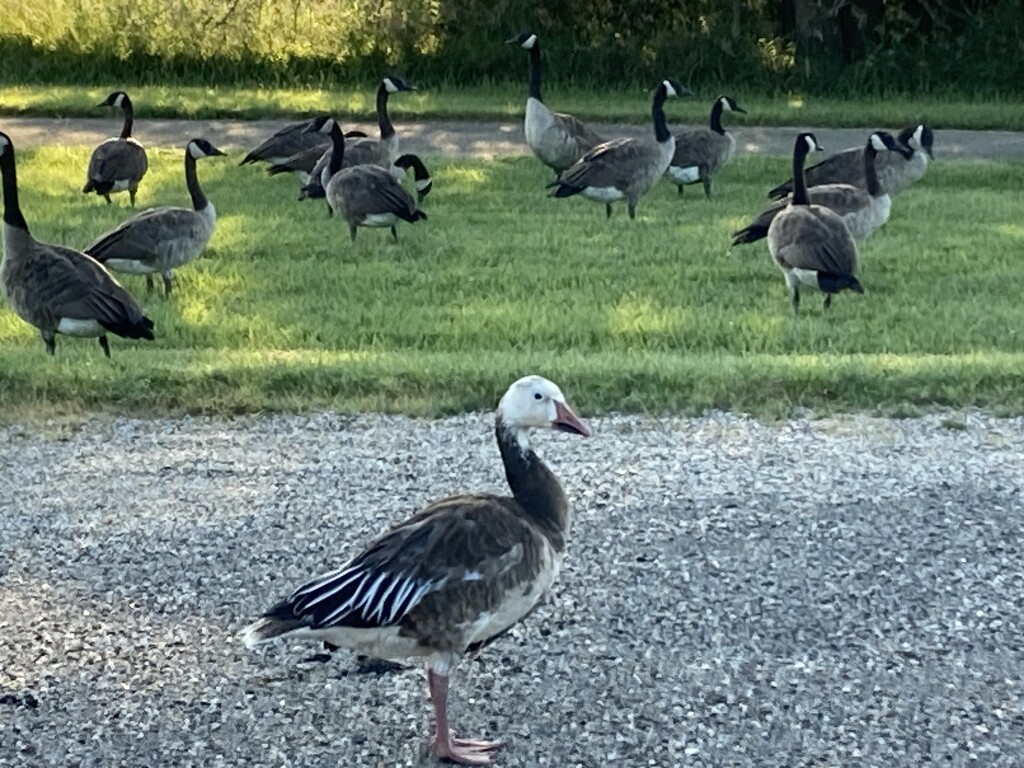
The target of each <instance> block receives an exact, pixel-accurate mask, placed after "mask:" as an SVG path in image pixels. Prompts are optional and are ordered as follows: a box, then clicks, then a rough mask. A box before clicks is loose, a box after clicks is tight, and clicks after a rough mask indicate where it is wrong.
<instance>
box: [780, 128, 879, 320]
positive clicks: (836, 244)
mask: <svg viewBox="0 0 1024 768" xmlns="http://www.w3.org/2000/svg"><path fill="white" fill-rule="evenodd" d="M815 151H821V147H820V146H819V145H818V142H817V140H816V139H815V138H814V134H813V133H801V134H799V135H798V136H797V137H796V142H795V144H794V146H793V178H794V179H796V183H795V184H794V189H793V198H792V200H791V201H790V203H789V205H787V206H786V207H785V209H783V210H782V211H780V212H779V214H778V215H776V217H775V218H774V219H773V220H772V223H771V226H769V227H768V250H769V251H770V252H771V254H772V259H774V261H775V263H776V264H777V265H778V267H779V269H781V270H782V272H783V274H784V275H785V276H786V286H787V287H788V288H789V296H790V301H791V302H792V304H793V314H796V313H797V312H799V309H800V285H801V284H803V285H808V286H811V287H813V288H817V289H818V290H820V291H821V292H822V293H824V294H825V303H824V308H825V309H828V308H829V306H830V305H831V304H832V296H833V295H834V294H836V293H839V292H840V291H842V290H844V289H847V288H848V289H849V290H851V291H853V292H855V293H863V292H864V289H863V288H862V287H861V285H860V282H858V280H857V278H856V277H854V273H855V272H856V271H857V243H856V242H855V241H854V239H853V235H851V234H850V230H849V228H848V227H847V226H846V222H844V221H843V219H842V217H841V216H840V215H839V214H838V213H836V212H835V211H833V210H832V209H831V208H826V207H825V206H823V205H814V204H812V203H811V201H810V199H809V197H808V195H807V180H806V179H805V178H804V161H805V160H806V158H807V153H808V152H815Z"/></svg>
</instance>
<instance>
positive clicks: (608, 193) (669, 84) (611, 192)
mask: <svg viewBox="0 0 1024 768" xmlns="http://www.w3.org/2000/svg"><path fill="white" fill-rule="evenodd" d="M681 94H689V91H688V90H687V89H685V88H683V86H681V85H680V84H679V83H677V82H676V81H675V80H662V81H661V83H659V84H658V87H657V88H655V89H654V97H653V99H652V102H651V116H652V118H653V120H654V141H651V140H650V139H612V140H611V141H606V142H604V143H603V144H598V145H597V146H596V147H594V148H593V149H592V150H590V151H589V152H587V154H585V155H584V156H583V157H581V158H580V159H579V160H577V161H576V163H575V164H574V165H573V166H572V167H571V168H569V170H567V171H566V172H565V173H563V174H562V176H561V178H559V179H558V181H555V182H553V183H552V184H548V186H549V187H553V188H554V189H553V190H552V191H551V196H552V197H571V196H572V195H580V194H582V195H583V196H584V197H585V198H587V199H588V200H593V201H594V202H596V203H604V206H605V214H606V215H607V216H611V215H612V203H613V202H616V201H619V200H625V201H626V205H627V207H628V209H629V218H631V219H635V218H636V203H637V200H639V199H640V196H641V195H643V194H644V193H646V192H647V190H649V189H650V188H651V186H653V184H654V182H656V181H657V180H658V179H660V178H661V177H662V175H663V174H664V173H665V170H666V169H667V168H668V164H669V162H671V160H672V154H673V153H674V152H675V146H676V141H675V138H674V137H673V136H672V133H671V132H670V131H669V129H668V124H667V123H666V122H665V99H668V98H670V97H672V96H679V95H681Z"/></svg>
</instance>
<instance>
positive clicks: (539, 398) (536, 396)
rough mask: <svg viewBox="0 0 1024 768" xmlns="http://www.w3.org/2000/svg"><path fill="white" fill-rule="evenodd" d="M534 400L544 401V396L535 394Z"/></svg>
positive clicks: (538, 393)
mask: <svg viewBox="0 0 1024 768" xmlns="http://www.w3.org/2000/svg"><path fill="white" fill-rule="evenodd" d="M533 399H534V400H543V399H544V395H542V394H541V393H540V392H534V393H533Z"/></svg>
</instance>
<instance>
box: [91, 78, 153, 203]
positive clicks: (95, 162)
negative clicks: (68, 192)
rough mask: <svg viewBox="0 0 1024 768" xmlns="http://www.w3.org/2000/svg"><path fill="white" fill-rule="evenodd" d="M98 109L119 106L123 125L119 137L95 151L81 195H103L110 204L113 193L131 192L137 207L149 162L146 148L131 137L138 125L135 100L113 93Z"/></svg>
mask: <svg viewBox="0 0 1024 768" xmlns="http://www.w3.org/2000/svg"><path fill="white" fill-rule="evenodd" d="M97 106H98V107H120V108H121V110H122V111H123V112H124V124H123V125H122V126H121V135H120V136H119V137H117V138H115V139H107V140H106V141H104V142H103V143H102V144H100V145H99V146H98V147H96V149H94V150H93V151H92V156H91V157H90V158H89V169H88V170H87V171H86V181H85V186H84V187H82V192H84V193H86V194H88V193H89V192H95V193H96V194H97V195H102V196H103V197H104V198H105V199H106V201H107V203H108V204H109V203H110V193H111V192H124V191H125V190H128V197H129V198H130V199H131V203H132V205H133V206H134V205H135V193H136V192H138V190H139V182H141V181H142V177H143V176H145V175H146V171H147V170H148V169H149V160H148V158H147V157H146V150H145V148H144V147H143V146H142V145H141V144H140V143H139V142H138V141H137V140H136V139H134V138H133V137H132V125H133V124H134V122H135V111H134V109H133V108H132V100H131V99H130V98H128V94H127V93H125V92H124V91H114V92H113V93H112V94H110V95H109V96H107V98H106V100H104V101H103V102H102V103H100V104H97Z"/></svg>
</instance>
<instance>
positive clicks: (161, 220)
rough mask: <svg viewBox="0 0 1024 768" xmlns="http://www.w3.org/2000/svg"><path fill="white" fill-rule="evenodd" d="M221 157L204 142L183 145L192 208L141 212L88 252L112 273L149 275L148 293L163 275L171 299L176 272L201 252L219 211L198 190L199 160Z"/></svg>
mask: <svg viewBox="0 0 1024 768" xmlns="http://www.w3.org/2000/svg"><path fill="white" fill-rule="evenodd" d="M223 155H224V153H223V152H221V151H220V150H219V149H217V148H216V147H215V146H213V144H211V143H210V142H209V141H207V140H206V139H199V138H197V139H192V140H191V141H189V142H188V144H186V145H185V186H186V188H187V189H188V193H189V196H190V197H191V198H192V207H191V208H179V207H176V206H168V207H164V208H151V209H149V210H148V211H143V212H142V213H140V214H138V215H136V216H133V217H132V218H130V219H128V220H127V221H125V222H124V223H122V224H121V225H119V226H118V227H116V228H114V229H112V230H111V231H109V232H107V233H105V234H103V235H101V236H100V237H99V238H98V239H97V240H96V241H95V242H93V243H92V244H91V245H89V246H88V247H86V248H85V252H86V253H88V254H89V255H90V256H92V257H93V258H94V259H96V260H97V261H98V262H100V263H101V264H103V265H104V266H105V267H107V268H108V269H113V270H114V271H116V272H125V273H127V274H131V275H145V276H146V286H147V287H148V288H149V289H150V290H152V288H153V275H154V274H156V273H158V272H159V273H160V274H161V276H162V277H163V281H164V296H170V295H171V283H172V281H173V279H174V272H173V270H174V268H175V267H180V266H182V265H183V264H187V263H188V262H190V261H192V260H193V259H194V258H196V257H197V256H198V255H199V254H200V253H202V252H203V249H204V248H206V244H207V243H208V242H209V241H210V237H211V236H212V235H213V229H214V226H215V225H216V223H217V211H216V209H214V207H213V203H211V202H210V201H209V199H208V198H207V197H206V193H204V192H203V189H202V187H200V186H199V177H198V175H197V174H196V160H199V159H201V158H204V157H217V156H223Z"/></svg>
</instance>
